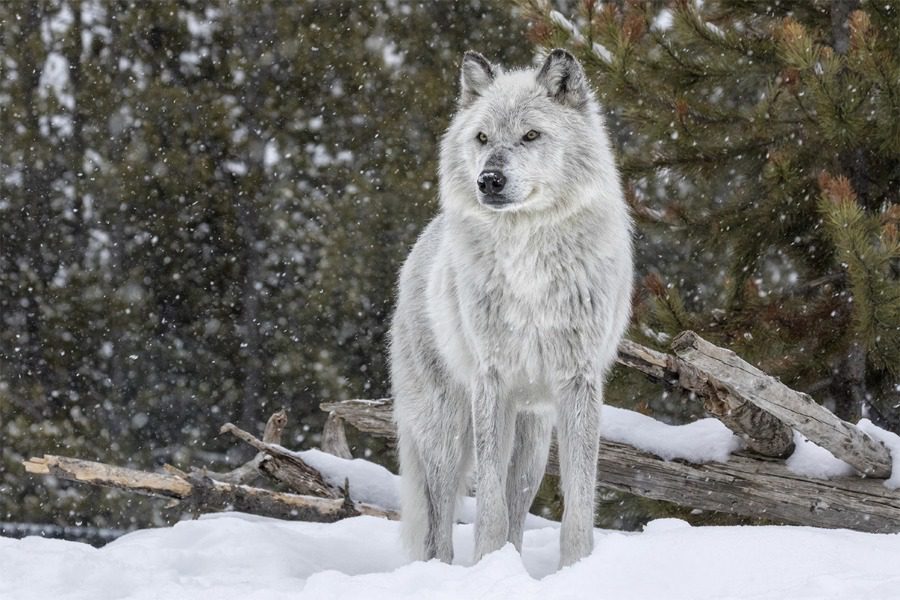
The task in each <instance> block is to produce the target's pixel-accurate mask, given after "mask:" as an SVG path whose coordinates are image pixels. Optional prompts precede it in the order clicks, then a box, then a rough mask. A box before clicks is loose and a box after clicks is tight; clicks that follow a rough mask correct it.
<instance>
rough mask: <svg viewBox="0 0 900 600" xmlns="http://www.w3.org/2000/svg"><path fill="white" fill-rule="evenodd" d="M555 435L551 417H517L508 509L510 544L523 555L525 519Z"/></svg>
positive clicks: (527, 413) (542, 475) (538, 415)
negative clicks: (552, 435) (553, 434)
mask: <svg viewBox="0 0 900 600" xmlns="http://www.w3.org/2000/svg"><path fill="white" fill-rule="evenodd" d="M552 432H553V418H552V417H551V416H550V415H544V414H537V413H529V412H523V413H519V415H518V416H517V417H516V434H515V442H514V446H513V454H512V460H511V462H510V464H509V475H508V476H507V479H506V501H507V505H508V506H509V532H508V533H507V541H510V542H512V543H513V544H514V545H515V547H516V549H517V550H518V551H519V552H521V551H522V538H523V536H524V533H525V517H526V516H527V515H528V509H529V508H531V503H532V502H533V501H534V496H535V495H536V494H537V491H538V488H539V487H540V485H541V480H542V479H543V477H544V469H545V468H546V466H547V452H548V451H549V450H550V438H551V434H552Z"/></svg>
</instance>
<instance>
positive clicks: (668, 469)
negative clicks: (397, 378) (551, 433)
mask: <svg viewBox="0 0 900 600" xmlns="http://www.w3.org/2000/svg"><path fill="white" fill-rule="evenodd" d="M322 407H323V408H324V409H325V410H328V411H330V412H333V414H335V415H338V416H339V417H340V418H341V419H343V420H344V421H345V422H347V423H349V424H351V425H353V426H354V427H357V428H358V429H360V430H361V431H365V432H367V433H371V434H373V435H377V436H381V437H387V438H391V439H393V438H395V437H396V430H395V428H394V423H393V420H392V418H391V402H390V400H387V399H383V400H377V401H372V400H367V401H360V400H347V401H344V402H329V403H325V404H323V405H322ZM558 471H559V468H558V463H557V462H556V446H555V444H554V446H553V448H552V449H551V459H550V461H549V463H548V466H547V472H548V473H551V474H557V473H558ZM597 483H598V484H599V485H601V486H605V487H609V488H612V489H616V490H620V491H625V492H629V493H632V494H636V495H638V496H643V497H645V498H652V499H655V500H666V501H668V502H673V503H675V504H679V505H682V506H690V507H693V508H697V509H701V510H710V511H717V512H723V513H729V514H736V515H743V516H749V517H757V518H765V519H768V520H771V521H775V522H785V523H793V524H798V525H811V526H815V527H830V528H849V529H856V530H859V531H870V532H896V531H900V493H898V492H896V491H892V490H889V489H887V488H885V487H884V486H883V485H882V483H881V481H878V480H875V479H862V478H855V477H853V478H851V477H848V478H841V479H832V480H820V479H809V478H806V477H802V476H799V475H796V474H794V473H791V472H790V471H788V470H787V468H786V467H785V466H784V465H783V464H782V463H781V462H778V461H774V460H762V459H759V458H751V457H748V456H742V455H733V456H732V457H731V458H730V460H729V461H728V462H726V463H706V464H702V465H697V464H689V463H684V462H679V461H666V460H663V459H661V458H659V457H657V456H654V455H652V454H650V453H647V452H643V451H641V450H638V449H636V448H632V447H630V446H627V445H624V444H619V443H614V442H609V441H606V440H603V441H602V442H601V445H600V458H599V461H598V474H597Z"/></svg>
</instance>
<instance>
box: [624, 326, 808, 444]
mask: <svg viewBox="0 0 900 600" xmlns="http://www.w3.org/2000/svg"><path fill="white" fill-rule="evenodd" d="M618 363H619V364H620V365H623V366H625V367H629V368H632V369H636V370H638V371H640V372H642V373H644V374H645V375H647V376H648V377H650V378H651V379H653V380H654V381H660V382H663V383H666V384H668V385H671V386H674V387H679V388H681V389H684V390H686V391H689V392H692V393H694V394H696V395H697V396H698V397H699V398H700V399H701V400H702V401H703V406H704V408H705V409H706V411H707V412H708V413H709V414H711V415H712V416H714V417H716V418H717V419H719V420H720V421H722V423H724V424H725V426H726V427H728V428H729V429H730V430H731V431H733V432H734V433H735V434H736V435H737V436H738V437H740V438H741V439H742V440H743V441H744V444H746V446H747V448H748V449H749V450H751V451H752V452H756V453H757V454H761V455H763V456H771V457H774V458H784V457H786V456H790V454H791V452H793V451H794V436H793V432H792V431H791V428H790V427H789V426H788V425H786V424H785V423H782V422H781V421H780V420H779V419H778V418H776V417H774V416H772V415H771V414H769V413H768V412H766V411H764V410H762V409H760V408H758V407H757V406H756V405H755V404H753V403H752V402H749V401H747V400H746V399H745V398H742V397H740V396H738V395H736V394H734V393H732V392H731V391H729V390H728V389H725V388H723V387H722V386H718V385H716V379H715V377H710V376H709V374H707V373H706V372H704V371H703V370H702V369H698V368H697V367H696V366H694V365H692V364H690V363H689V362H686V361H685V360H684V359H682V358H680V357H678V356H673V355H671V354H665V353H663V352H658V351H656V350H653V349H651V348H647V347H646V346H642V345H640V344H638V343H637V342H633V341H631V340H622V342H621V343H620V344H619V356H618Z"/></svg>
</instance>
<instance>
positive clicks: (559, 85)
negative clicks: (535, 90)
mask: <svg viewBox="0 0 900 600" xmlns="http://www.w3.org/2000/svg"><path fill="white" fill-rule="evenodd" d="M537 82H538V83H539V84H541V85H542V86H544V87H545V88H547V92H548V93H549V94H550V97H551V98H553V99H554V100H556V101H557V102H559V103H560V104H563V105H565V106H570V107H572V108H577V109H581V108H584V107H585V105H586V104H587V102H588V100H589V99H590V96H591V90H590V88H589V87H588V82H587V77H586V76H585V74H584V69H582V68H581V64H580V63H579V62H578V60H577V59H576V58H575V57H574V56H572V55H571V54H570V53H569V52H567V51H565V50H562V49H560V48H557V49H556V50H553V51H552V52H550V54H548V55H547V59H546V60H545V61H544V65H543V66H542V67H541V70H540V71H538V74H537Z"/></svg>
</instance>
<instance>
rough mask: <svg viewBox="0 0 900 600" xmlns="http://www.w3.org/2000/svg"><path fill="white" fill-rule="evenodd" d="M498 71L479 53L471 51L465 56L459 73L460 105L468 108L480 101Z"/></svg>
mask: <svg viewBox="0 0 900 600" xmlns="http://www.w3.org/2000/svg"><path fill="white" fill-rule="evenodd" d="M495 75H496V69H495V68H494V67H493V65H491V63H490V62H488V59H486V58H485V57H483V56H482V55H481V54H479V53H478V52H472V51H471V50H470V51H468V52H466V53H465V54H464V55H463V60H462V67H461V68H460V71H459V87H460V93H459V105H460V106H461V107H463V108H464V107H466V106H468V105H470V104H471V103H472V102H474V101H475V100H477V99H478V97H479V96H481V94H483V93H484V90H486V89H487V88H488V86H490V85H491V83H492V82H493V81H494V76H495Z"/></svg>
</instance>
